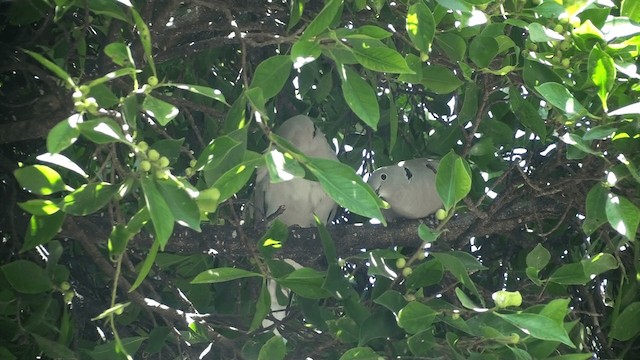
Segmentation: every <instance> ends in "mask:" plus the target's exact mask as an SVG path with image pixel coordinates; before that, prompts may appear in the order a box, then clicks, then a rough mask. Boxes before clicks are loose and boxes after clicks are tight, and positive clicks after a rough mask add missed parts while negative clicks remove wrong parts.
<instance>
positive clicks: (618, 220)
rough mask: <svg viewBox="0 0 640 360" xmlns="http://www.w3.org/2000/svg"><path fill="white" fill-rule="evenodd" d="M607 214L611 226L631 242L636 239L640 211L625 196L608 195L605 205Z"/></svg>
mask: <svg viewBox="0 0 640 360" xmlns="http://www.w3.org/2000/svg"><path fill="white" fill-rule="evenodd" d="M604 209H605V213H606V214H607V221H609V225H611V227H612V228H613V229H614V230H616V231H617V232H619V233H620V234H621V235H624V236H625V237H626V238H627V239H629V240H634V239H635V238H636V232H637V230H638V223H640V210H638V207H637V206H636V205H635V204H634V203H632V202H631V201H629V200H627V198H625V197H623V196H618V195H615V194H611V193H610V194H608V195H607V201H606V203H605V207H604Z"/></svg>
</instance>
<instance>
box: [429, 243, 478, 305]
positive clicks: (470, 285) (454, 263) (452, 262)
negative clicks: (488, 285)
mask: <svg viewBox="0 0 640 360" xmlns="http://www.w3.org/2000/svg"><path fill="white" fill-rule="evenodd" d="M432 255H433V257H435V258H436V259H437V260H438V261H439V262H440V263H441V264H442V267H443V268H444V269H445V270H447V271H448V272H450V273H451V274H452V275H453V276H454V277H455V278H456V279H458V281H460V282H461V283H462V285H464V287H466V288H467V289H468V290H469V291H471V293H472V294H473V295H474V296H475V297H476V298H477V299H478V300H479V301H480V302H481V305H482V306H484V299H483V298H482V296H480V293H479V292H478V288H477V287H476V284H475V283H474V282H473V280H471V277H469V272H470V270H469V269H467V267H466V266H465V264H464V263H463V262H462V260H460V259H458V258H457V257H456V256H453V255H451V254H449V253H432Z"/></svg>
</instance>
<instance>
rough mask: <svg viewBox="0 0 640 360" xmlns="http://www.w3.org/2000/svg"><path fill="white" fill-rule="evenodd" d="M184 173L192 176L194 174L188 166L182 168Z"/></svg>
mask: <svg viewBox="0 0 640 360" xmlns="http://www.w3.org/2000/svg"><path fill="white" fill-rule="evenodd" d="M184 174H185V176H186V177H192V176H193V175H194V174H195V171H193V169H192V168H190V167H188V168H186V169H185V170H184Z"/></svg>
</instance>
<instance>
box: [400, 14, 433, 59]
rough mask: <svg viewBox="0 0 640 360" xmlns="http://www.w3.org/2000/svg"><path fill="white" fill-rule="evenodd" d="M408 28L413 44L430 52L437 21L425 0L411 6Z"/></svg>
mask: <svg viewBox="0 0 640 360" xmlns="http://www.w3.org/2000/svg"><path fill="white" fill-rule="evenodd" d="M406 28H407V33H408V34H409V39H410V40H411V42H412V43H413V46H415V47H416V49H418V50H420V51H421V52H423V53H427V54H428V53H429V52H430V51H431V42H433V36H434V35H435V30H436V23H435V21H434V20H433V14H431V10H429V8H428V7H427V5H425V4H424V3H423V2H416V3H415V4H413V5H411V6H409V10H408V12H407V23H406Z"/></svg>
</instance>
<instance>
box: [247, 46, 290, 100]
mask: <svg viewBox="0 0 640 360" xmlns="http://www.w3.org/2000/svg"><path fill="white" fill-rule="evenodd" d="M292 65H293V63H292V61H291V57H290V56H287V55H274V56H272V57H270V58H268V59H266V60H264V61H263V62H261V63H260V64H259V65H258V67H257V68H256V71H255V73H254V74H253V79H252V80H251V86H250V87H252V88H254V87H258V88H260V89H262V95H263V96H264V98H265V100H268V99H270V98H272V97H274V96H276V95H277V94H278V93H279V92H280V90H282V88H283V87H284V84H285V83H286V81H287V79H288V78H289V74H290V73H291V67H292Z"/></svg>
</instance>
